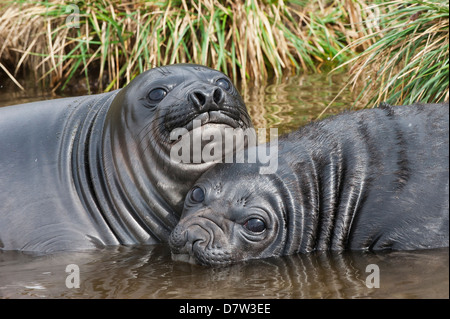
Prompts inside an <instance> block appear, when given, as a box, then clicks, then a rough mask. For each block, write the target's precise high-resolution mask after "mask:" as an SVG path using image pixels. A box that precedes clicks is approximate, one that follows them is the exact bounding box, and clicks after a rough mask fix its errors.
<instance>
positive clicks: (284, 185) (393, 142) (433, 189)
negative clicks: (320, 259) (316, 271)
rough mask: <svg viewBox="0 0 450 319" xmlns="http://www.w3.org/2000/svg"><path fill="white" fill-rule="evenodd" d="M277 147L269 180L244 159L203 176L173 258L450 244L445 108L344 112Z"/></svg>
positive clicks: (216, 261) (175, 235)
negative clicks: (276, 159)
mask: <svg viewBox="0 0 450 319" xmlns="http://www.w3.org/2000/svg"><path fill="white" fill-rule="evenodd" d="M278 143H279V144H278V154H276V155H272V156H277V157H278V168H277V170H276V172H274V173H273V174H260V167H261V166H262V165H263V164H261V162H258V161H255V162H254V163H249V162H248V161H247V162H246V163H243V164H239V163H234V164H227V163H223V164H217V165H216V166H214V167H213V168H211V169H209V170H208V171H207V172H205V173H204V174H203V175H202V176H201V177H200V179H199V180H198V181H197V182H196V183H195V185H194V187H193V188H192V189H191V191H190V192H189V193H188V194H187V195H186V200H185V204H184V209H183V213H182V216H181V219H180V222H179V224H178V225H177V227H176V228H175V229H174V230H173V232H172V234H171V236H170V240H169V244H170V246H171V250H172V254H173V257H174V259H177V260H184V261H190V262H195V263H200V264H205V265H226V264H229V263H233V262H237V261H242V260H247V259H255V258H265V257H270V256H281V255H290V254H294V253H309V252H312V251H318V250H344V249H351V250H370V251H376V250H383V249H391V250H412V249H425V248H435V247H436V248H437V247H448V245H449V224H448V217H449V106H448V103H447V104H434V105H431V104H430V105H421V104H416V105H410V106H395V107H389V106H386V105H385V106H384V107H383V108H375V109H366V110H360V111H355V112H346V113H343V114H340V115H336V116H334V117H330V118H327V119H325V120H323V121H320V122H315V123H312V124H309V125H307V126H305V127H303V128H301V129H299V130H298V131H295V132H292V133H290V134H287V135H285V136H283V137H281V138H280V139H279V140H278ZM259 147H261V145H260V146H257V148H259ZM250 151H251V148H248V149H247V150H245V153H249V152H250ZM245 158H247V157H245Z"/></svg>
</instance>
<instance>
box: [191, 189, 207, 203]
mask: <svg viewBox="0 0 450 319" xmlns="http://www.w3.org/2000/svg"><path fill="white" fill-rule="evenodd" d="M191 199H192V200H193V201H194V202H196V203H201V202H203V200H204V199H205V193H204V192H203V189H201V188H200V187H194V188H193V189H192V192H191Z"/></svg>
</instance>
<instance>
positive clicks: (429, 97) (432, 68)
mask: <svg viewBox="0 0 450 319" xmlns="http://www.w3.org/2000/svg"><path fill="white" fill-rule="evenodd" d="M374 7H376V8H378V9H379V10H380V11H382V12H384V13H383V14H382V16H381V19H382V21H383V24H384V26H383V28H382V29H381V30H380V31H378V32H375V33H373V34H369V35H367V36H364V37H361V38H360V39H358V40H357V41H355V42H353V43H352V44H351V45H350V46H349V48H351V47H354V46H358V45H359V43H360V42H363V43H367V41H368V40H370V39H376V41H375V42H374V43H373V44H372V45H371V46H369V47H368V48H367V49H366V50H365V51H364V52H362V53H361V54H360V55H359V56H357V57H355V58H353V59H350V60H349V61H347V62H346V63H344V64H342V65H341V67H344V66H350V69H349V70H350V74H351V75H352V78H351V80H350V82H349V83H348V85H356V84H357V83H361V82H365V83H366V84H365V87H364V89H363V90H362V91H361V94H360V96H359V98H360V99H365V100H368V101H369V104H368V105H371V106H375V105H378V104H379V103H380V102H387V103H389V104H392V105H399V104H412V103H415V102H424V103H432V102H442V101H444V100H448V99H449V4H448V1H442V0H429V1H418V0H409V1H398V0H395V1H389V2H386V3H380V4H377V5H374Z"/></svg>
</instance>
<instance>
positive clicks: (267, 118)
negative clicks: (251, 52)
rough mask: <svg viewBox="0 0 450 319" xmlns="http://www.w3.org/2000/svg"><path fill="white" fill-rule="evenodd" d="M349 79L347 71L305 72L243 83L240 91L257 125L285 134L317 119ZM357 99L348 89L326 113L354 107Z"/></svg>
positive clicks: (359, 105) (359, 106)
mask: <svg viewBox="0 0 450 319" xmlns="http://www.w3.org/2000/svg"><path fill="white" fill-rule="evenodd" d="M345 82H346V75H345V74H335V75H332V76H328V77H327V76H325V75H323V74H305V75H298V76H293V77H290V78H287V79H284V80H283V81H282V82H276V83H268V84H267V85H265V86H259V87H254V86H249V87H241V88H240V91H241V94H242V96H243V97H244V100H245V103H246V105H247V107H248V109H249V112H250V114H251V116H252V120H253V123H254V126H255V127H256V128H259V127H277V128H278V129H279V134H283V133H287V132H290V131H292V130H294V129H297V128H298V127H300V126H302V125H305V124H306V123H308V122H310V121H312V120H315V119H316V118H317V116H318V114H320V113H321V112H322V110H323V109H325V108H326V107H327V106H328V103H329V102H330V101H332V100H333V99H334V98H335V96H336V95H337V94H338V93H339V91H340V90H341V89H342V86H343V84H344V83H345ZM355 99H356V95H355V94H352V93H351V92H350V91H349V90H347V91H344V92H343V94H341V95H340V96H339V98H337V99H336V101H335V102H334V103H333V105H332V107H331V108H330V109H328V110H327V112H326V113H325V116H326V115H331V114H336V113H339V112H340V111H343V110H348V109H350V108H352V107H353V103H354V101H355ZM362 106H363V104H362V103H358V104H357V105H355V106H354V107H355V108H361V107H362Z"/></svg>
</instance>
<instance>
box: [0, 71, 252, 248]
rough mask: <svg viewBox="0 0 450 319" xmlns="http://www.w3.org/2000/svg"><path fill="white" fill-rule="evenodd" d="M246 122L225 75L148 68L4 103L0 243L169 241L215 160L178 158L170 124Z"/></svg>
mask: <svg viewBox="0 0 450 319" xmlns="http://www.w3.org/2000/svg"><path fill="white" fill-rule="evenodd" d="M196 119H197V120H198V121H199V122H200V123H201V127H200V128H201V129H205V130H207V131H214V130H219V131H222V130H224V129H225V128H230V127H231V128H242V129H246V128H249V127H252V124H251V120H250V117H249V115H248V113H247V110H246V107H245V104H244V102H243V100H242V98H241V96H240V95H239V93H238V92H237V90H236V88H235V87H234V86H233V85H232V83H231V81H230V79H229V78H228V77H226V76H225V75H224V74H222V73H221V72H219V71H216V70H213V69H210V68H207V67H204V66H200V65H194V64H177V65H170V66H165V67H160V68H154V69H151V70H149V71H147V72H144V73H142V74H141V75H139V76H137V77H136V78H135V79H134V80H133V81H131V82H130V83H129V84H128V85H127V86H126V87H125V88H123V89H121V90H116V91H113V92H110V93H105V94H99V95H90V96H81V97H75V98H64V99H57V100H51V101H41V102H35V103H28V104H23V105H15V106H8V107H2V108H0V190H1V191H0V249H3V250H23V251H37V252H54V251H61V250H80V249H90V248H96V247H102V246H105V245H119V244H126V245H132V244H153V243H158V242H161V241H163V242H164V241H167V240H168V237H169V234H170V232H171V230H172V229H173V228H174V227H175V225H176V224H177V222H178V220H179V216H180V215H181V211H182V207H183V202H184V198H185V195H186V193H187V192H188V191H189V189H190V188H191V187H192V185H193V183H194V181H195V180H196V179H197V178H198V177H200V175H201V174H202V173H203V172H204V171H206V170H207V169H208V168H209V167H211V166H212V165H214V163H212V162H205V161H202V162H200V163H192V162H191V163H174V162H172V161H171V160H170V156H169V155H170V149H171V147H172V146H173V145H175V144H176V143H177V140H172V139H170V133H171V131H172V130H173V129H175V128H186V130H187V131H188V132H190V130H191V129H192V122H193V121H194V120H196Z"/></svg>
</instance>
